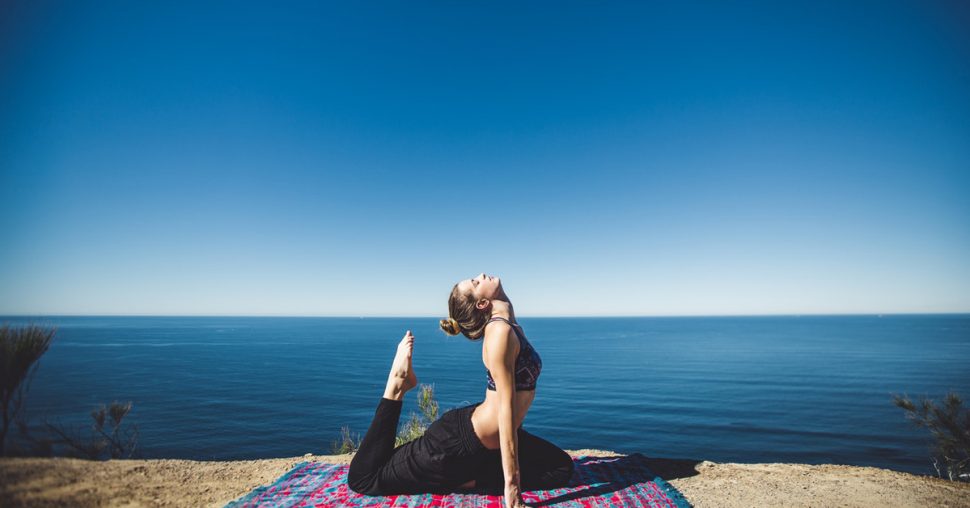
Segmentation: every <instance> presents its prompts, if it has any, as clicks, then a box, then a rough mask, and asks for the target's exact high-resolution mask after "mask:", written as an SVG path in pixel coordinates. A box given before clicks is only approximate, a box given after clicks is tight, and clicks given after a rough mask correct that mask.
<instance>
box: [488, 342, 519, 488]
mask: <svg viewBox="0 0 970 508" xmlns="http://www.w3.org/2000/svg"><path fill="white" fill-rule="evenodd" d="M488 331H489V332H490V333H486V334H485V349H486V358H487V359H488V370H489V372H490V373H491V374H492V379H493V380H494V381H495V392H496V395H497V396H498V437H499V445H500V447H501V450H502V471H503V472H504V473H505V497H506V503H507V505H508V506H515V505H516V504H517V503H518V502H519V501H520V497H519V496H520V484H519V456H518V451H519V442H518V432H517V431H516V429H515V426H514V425H515V424H514V423H513V422H515V379H514V376H515V374H514V373H515V357H516V353H517V352H518V351H516V350H517V349H518V348H517V347H516V345H515V344H514V343H513V342H512V339H511V338H510V335H511V333H510V332H511V331H512V328H511V327H510V326H509V325H507V324H505V323H496V324H494V325H492V326H491V327H490V328H489V330H488Z"/></svg>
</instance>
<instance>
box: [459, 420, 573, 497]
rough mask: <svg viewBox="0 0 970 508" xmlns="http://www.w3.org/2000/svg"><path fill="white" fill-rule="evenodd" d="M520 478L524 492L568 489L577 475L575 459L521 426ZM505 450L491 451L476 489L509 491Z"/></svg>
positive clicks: (495, 492)
mask: <svg viewBox="0 0 970 508" xmlns="http://www.w3.org/2000/svg"><path fill="white" fill-rule="evenodd" d="M518 440H519V478H520V485H519V488H521V489H522V490H523V491H527V490H547V489H557V488H561V487H565V486H567V485H568V484H569V479H570V478H572V475H573V467H574V466H573V459H572V457H570V456H569V454H568V453H566V452H564V451H562V450H561V449H559V447H558V446H556V445H554V444H552V443H550V442H549V441H546V440H545V439H542V438H540V437H538V436H535V435H533V434H530V433H528V432H526V431H525V430H523V429H522V428H521V427H519V431H518ZM502 471H503V470H502V453H501V450H489V451H488V457H487V459H486V460H485V461H484V462H483V464H482V469H481V470H480V471H479V475H478V476H477V477H476V488H477V489H478V490H479V491H480V492H483V493H486V494H492V495H501V494H503V493H504V492H505V475H504V473H503V472H502Z"/></svg>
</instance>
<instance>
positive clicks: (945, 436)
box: [893, 392, 970, 481]
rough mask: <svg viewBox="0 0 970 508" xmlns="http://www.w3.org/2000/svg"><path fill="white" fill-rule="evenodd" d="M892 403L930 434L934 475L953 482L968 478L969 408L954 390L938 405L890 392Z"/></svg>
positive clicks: (969, 460) (928, 400)
mask: <svg viewBox="0 0 970 508" xmlns="http://www.w3.org/2000/svg"><path fill="white" fill-rule="evenodd" d="M893 404H895V405H896V406H897V407H899V408H901V409H903V410H904V411H906V417H907V418H908V419H909V420H910V421H912V422H913V423H914V424H915V425H916V426H917V427H922V428H925V429H927V430H929V431H930V434H931V435H932V436H933V441H934V447H933V467H934V468H935V469H936V474H937V475H938V476H940V477H941V478H943V477H944V476H943V473H944V471H945V472H946V477H947V478H949V479H950V480H955V481H970V410H968V409H967V408H964V407H963V400H962V399H961V398H960V396H959V395H957V394H956V393H952V392H951V393H948V394H947V395H946V398H944V399H943V403H942V404H939V405H938V404H937V403H936V402H934V401H933V400H931V399H928V398H925V397H922V398H920V400H919V401H918V402H913V401H912V400H910V399H909V397H907V396H905V395H903V396H899V395H894V396H893Z"/></svg>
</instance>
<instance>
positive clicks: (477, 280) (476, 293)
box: [458, 273, 502, 301]
mask: <svg viewBox="0 0 970 508" xmlns="http://www.w3.org/2000/svg"><path fill="white" fill-rule="evenodd" d="M458 290H459V291H461V292H462V293H464V294H469V293H470V294H471V295H472V296H473V297H474V298H475V301H480V300H482V299H485V300H494V299H495V298H497V297H498V296H499V295H501V294H502V279H500V278H498V277H491V276H489V275H488V274H485V273H482V274H479V275H478V276H477V277H472V278H470V279H465V280H463V281H461V282H459V283H458Z"/></svg>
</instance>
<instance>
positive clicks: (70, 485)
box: [0, 450, 970, 508]
mask: <svg viewBox="0 0 970 508" xmlns="http://www.w3.org/2000/svg"><path fill="white" fill-rule="evenodd" d="M570 453H573V454H586V455H602V456H608V455H615V454H613V453H611V452H603V451H596V450H574V451H571V452H570ZM304 460H319V461H324V462H332V463H347V462H349V461H350V455H309V454H308V455H305V456H303V457H292V458H284V459H266V460H239V461H224V462H215V461H212V462H209V461H192V460H167V459H165V460H111V461H106V462H93V461H87V460H80V459H65V458H53V459H47V458H0V506H3V507H18V506H32V507H33V506H78V507H85V506H126V507H135V506H223V505H224V504H225V503H227V502H229V501H232V500H233V499H237V498H239V497H241V496H243V495H245V494H246V493H247V492H249V491H251V490H252V489H254V488H256V487H258V486H260V485H266V484H269V483H272V482H273V480H275V479H276V478H278V477H279V476H280V475H282V474H283V473H285V472H286V471H288V470H290V469H291V468H292V467H293V466H295V465H296V464H297V463H299V462H302V461H304ZM651 468H652V469H653V470H654V471H655V472H656V473H658V474H659V475H660V476H662V477H663V478H665V479H667V480H668V481H669V482H670V483H671V484H673V485H674V486H675V487H677V489H678V490H680V491H681V492H682V493H683V494H684V496H685V497H686V498H687V499H688V501H690V502H691V503H692V504H693V505H694V506H697V507H699V508H703V507H708V506H711V507H713V506H716V507H726V508H732V507H742V506H743V507H750V506H806V507H807V506H845V507H854V506H872V507H883V506H894V507H906V506H913V507H917V506H918V507H925V506H964V507H970V484H967V483H954V482H948V481H944V480H941V479H938V478H932V477H927V476H916V475H911V474H907V473H899V472H895V471H888V470H885V469H877V468H871V467H855V466H838V465H820V466H809V465H804V464H716V463H713V462H707V461H703V462H698V461H691V460H675V459H652V460H651Z"/></svg>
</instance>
